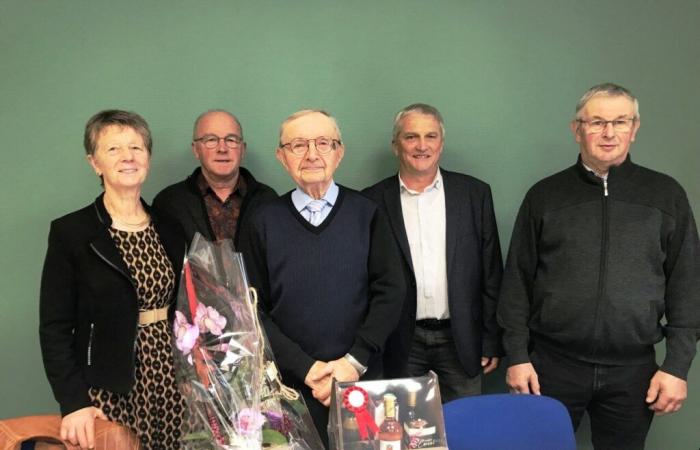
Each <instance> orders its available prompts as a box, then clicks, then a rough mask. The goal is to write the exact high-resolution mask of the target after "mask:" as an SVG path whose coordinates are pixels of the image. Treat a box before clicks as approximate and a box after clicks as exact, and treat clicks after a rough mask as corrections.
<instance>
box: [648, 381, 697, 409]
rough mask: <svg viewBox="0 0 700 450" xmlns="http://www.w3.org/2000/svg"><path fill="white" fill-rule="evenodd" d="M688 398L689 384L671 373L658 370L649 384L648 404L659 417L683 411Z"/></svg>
mask: <svg viewBox="0 0 700 450" xmlns="http://www.w3.org/2000/svg"><path fill="white" fill-rule="evenodd" d="M687 397H688V383H687V382H686V381H685V380H682V379H680V378H678V377H676V376H673V375H671V374H670V373H666V372H663V371H661V370H657V371H656V373H655V374H654V376H653V377H651V381H650V382H649V390H647V398H646V402H647V403H649V409H651V410H652V411H654V413H655V414H656V415H658V416H660V415H663V414H668V413H674V412H676V411H678V410H679V409H681V406H683V401H684V400H685V399H686V398H687Z"/></svg>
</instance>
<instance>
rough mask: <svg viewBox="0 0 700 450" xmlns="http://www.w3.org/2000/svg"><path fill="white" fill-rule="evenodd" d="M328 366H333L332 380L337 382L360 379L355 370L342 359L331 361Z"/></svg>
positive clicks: (348, 362)
mask: <svg viewBox="0 0 700 450" xmlns="http://www.w3.org/2000/svg"><path fill="white" fill-rule="evenodd" d="M328 364H330V365H331V366H333V378H335V379H336V380H338V381H357V380H359V379H360V374H359V373H358V372H357V369H355V368H354V367H353V366H352V364H350V361H348V360H347V359H345V358H344V357H343V358H338V359H336V360H333V361H331V362H329V363H328Z"/></svg>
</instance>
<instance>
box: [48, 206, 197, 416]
mask: <svg viewBox="0 0 700 450" xmlns="http://www.w3.org/2000/svg"><path fill="white" fill-rule="evenodd" d="M103 195H104V194H103ZM103 195H100V196H99V197H97V199H96V200H95V202H94V203H93V204H91V205H89V206H87V207H85V208H83V209H81V210H78V211H75V212H73V213H71V214H68V215H66V216H64V217H61V218H60V219H56V220H54V221H53V222H52V223H51V229H50V231H49V245H48V249H47V251H46V259H45V261H44V270H43V273H42V277H41V294H40V295H41V297H40V309H39V338H40V342H41V352H42V356H43V360H44V368H45V369H46V374H47V377H48V379H49V383H50V384H51V388H52V389H53V393H54V396H55V397H56V400H57V401H58V403H59V405H60V407H61V414H63V415H66V414H68V413H71V412H73V411H75V410H78V409H80V408H84V407H86V406H90V405H91V403H90V398H89V395H88V389H89V388H90V387H100V388H105V389H108V390H110V391H113V392H119V393H127V392H129V390H130V389H131V387H132V386H133V383H134V349H135V338H136V328H137V322H138V306H137V297H136V288H135V286H134V284H133V282H132V279H131V276H130V274H129V270H128V268H127V266H126V264H125V263H124V261H123V260H122V258H121V256H120V255H119V251H118V250H117V247H116V246H115V245H114V242H113V241H112V238H111V236H110V235H109V231H108V228H109V226H110V225H111V224H112V219H111V217H110V216H109V214H108V213H107V210H106V209H105V207H104V202H103V200H102V197H103ZM144 207H146V209H147V210H149V209H148V206H147V205H146V204H145V203H144ZM149 212H150V211H149ZM152 220H153V223H154V225H155V227H156V231H157V232H158V235H159V236H160V240H161V242H162V244H163V247H164V248H165V251H166V253H167V255H168V258H169V259H170V262H171V263H172V265H173V269H174V270H175V275H176V277H177V278H179V275H180V271H181V269H182V262H183V258H184V256H185V251H186V242H185V238H184V234H183V233H182V231H181V229H180V227H179V226H178V225H177V224H175V223H173V222H170V221H167V220H162V219H159V218H157V217H154V216H152ZM176 286H177V284H176ZM174 292H177V288H176V289H175V290H174ZM173 303H174V302H173ZM171 309H172V308H171Z"/></svg>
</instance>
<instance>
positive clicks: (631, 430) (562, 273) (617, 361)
mask: <svg viewBox="0 0 700 450" xmlns="http://www.w3.org/2000/svg"><path fill="white" fill-rule="evenodd" d="M639 124H640V121H639V108H638V102H637V99H636V98H635V97H634V96H633V95H632V94H631V93H630V92H629V91H628V90H627V89H625V88H623V87H621V86H617V85H615V84H609V83H608V84H601V85H598V86H594V87H593V88H591V89H589V90H588V91H587V92H586V93H585V94H584V95H583V97H582V98H581V100H580V101H579V102H578V104H577V106H576V116H575V118H574V119H573V120H572V121H571V130H572V132H573V134H574V138H575V139H576V142H578V144H579V148H580V156H579V159H578V162H577V163H576V164H575V165H573V166H572V167H569V168H568V169H566V170H564V171H562V172H559V173H557V174H555V175H552V176H550V177H548V178H545V179H544V180H542V181H540V182H539V183H537V184H535V185H534V186H533V187H532V188H531V189H530V191H529V192H528V193H527V195H526V196H525V200H524V201H523V204H522V206H521V208H520V212H519V214H518V218H517V221H516V224H515V228H514V230H513V237H512V240H511V245H510V253H509V255H508V261H507V264H506V271H505V275H504V281H503V286H502V287H501V297H500V302H499V305H498V319H499V322H500V324H501V325H502V326H503V327H504V328H505V336H504V347H505V350H506V355H507V356H508V358H509V367H508V371H507V379H506V381H507V383H508V385H509V386H510V389H511V391H513V392H518V393H534V394H540V393H542V394H545V395H549V396H552V397H555V398H557V399H559V400H561V401H562V402H563V403H564V404H565V405H566V407H567V408H568V410H569V414H570V415H571V420H572V422H573V424H574V427H577V426H578V424H579V422H580V420H581V416H582V415H583V413H584V411H588V414H589V416H590V418H591V431H592V440H593V445H594V447H595V448H596V449H616V450H619V449H641V448H643V447H644V441H645V439H646V435H647V432H648V430H649V426H650V424H651V420H652V417H653V414H654V413H657V414H665V413H671V412H674V411H678V410H679V409H680V408H681V405H682V404H683V401H684V400H685V398H686V393H687V385H686V376H687V374H688V369H689V367H690V364H691V361H692V359H693V357H694V355H695V345H696V341H697V336H698V330H699V329H700V277H698V274H699V273H700V244H699V243H698V234H697V229H696V226H695V221H694V219H693V214H692V211H691V209H690V205H689V204H688V199H687V197H686V194H685V192H684V191H683V188H681V186H680V185H679V184H678V183H677V182H676V181H675V180H673V179H672V178H671V177H668V176H666V175H663V174H660V173H658V172H654V171H651V170H649V169H646V168H644V167H641V166H638V165H636V164H634V163H633V162H632V161H631V160H630V155H629V148H630V145H631V144H632V142H633V141H634V139H635V137H636V135H637V131H638V130H639ZM664 316H665V318H666V323H665V324H662V323H661V319H662V317H664ZM664 336H665V337H666V357H665V359H664V361H663V363H662V364H661V367H660V368H659V367H657V365H656V361H655V354H654V344H656V343H657V342H659V341H661V340H662V339H663V338H664Z"/></svg>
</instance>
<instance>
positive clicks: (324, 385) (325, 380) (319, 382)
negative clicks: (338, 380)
mask: <svg viewBox="0 0 700 450" xmlns="http://www.w3.org/2000/svg"><path fill="white" fill-rule="evenodd" d="M332 375H333V365H331V364H330V363H325V362H323V361H316V362H315V363H313V365H312V366H311V368H310V369H309V372H308V373H307V374H306V378H304V383H305V384H306V385H307V386H308V387H310V388H311V393H312V395H313V396H314V398H315V399H316V400H318V401H319V402H321V403H323V404H324V405H326V406H328V405H330V403H331V384H332V381H333V378H332Z"/></svg>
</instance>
